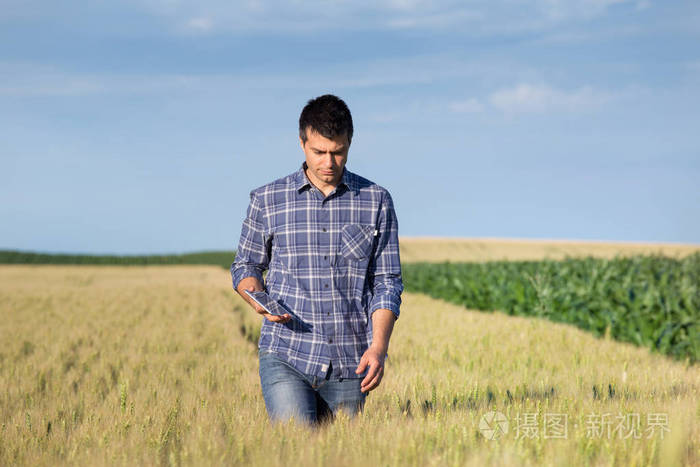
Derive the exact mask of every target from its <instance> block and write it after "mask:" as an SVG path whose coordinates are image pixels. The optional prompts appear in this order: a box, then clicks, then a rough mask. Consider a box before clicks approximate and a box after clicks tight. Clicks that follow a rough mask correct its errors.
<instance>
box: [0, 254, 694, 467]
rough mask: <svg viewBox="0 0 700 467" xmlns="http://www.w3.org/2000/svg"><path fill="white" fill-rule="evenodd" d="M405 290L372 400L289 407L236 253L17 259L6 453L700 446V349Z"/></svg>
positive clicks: (315, 460) (669, 449)
mask: <svg viewBox="0 0 700 467" xmlns="http://www.w3.org/2000/svg"><path fill="white" fill-rule="evenodd" d="M403 300H404V303H403V306H402V313H401V317H400V319H399V320H398V321H397V323H396V326H395V329H394V334H393V337H392V340H391V348H390V350H389V355H390V357H389V359H388V360H387V362H386V372H385V377H384V380H383V382H382V384H381V385H380V387H379V388H377V389H376V390H375V391H373V392H372V393H371V394H370V395H369V397H368V398H367V402H366V405H365V410H364V412H363V413H362V414H361V415H360V416H359V417H357V418H355V419H349V418H347V417H346V416H344V415H343V414H340V415H339V416H338V417H337V419H336V420H335V422H334V423H332V424H330V425H326V426H322V427H320V428H308V427H305V426H301V425H297V424H295V423H294V422H292V423H289V424H277V425H272V424H270V423H268V421H267V418H266V413H265V407H264V402H263V399H262V395H261V391H260V383H259V377H258V364H257V353H256V345H255V342H254V341H255V336H256V332H257V329H259V325H260V321H259V319H261V318H259V317H258V316H257V315H255V314H254V313H253V312H252V311H251V310H249V309H248V308H246V305H245V304H244V303H243V302H242V300H240V299H239V298H238V297H237V296H235V294H234V293H233V291H232V289H231V283H230V275H229V273H228V271H225V270H223V269H221V268H218V267H214V266H145V267H144V266H0V338H1V339H2V340H1V341H2V343H3V345H2V349H0V380H1V381H2V393H1V394H0V412H1V413H2V426H1V427H0V465H56V464H67V463H70V464H77V465H203V464H204V465H211V464H214V465H221V464H226V465H231V464H246V465H247V464H252V465H273V466H275V465H280V466H281V465H341V466H342V465H349V466H355V465H406V464H408V465H474V466H481V465H562V466H564V465H567V466H568V465H638V466H646V465H663V466H667V465H699V464H700V397H699V396H700V368H698V366H697V365H695V366H693V365H689V364H687V363H683V362H679V361H674V360H671V359H669V358H666V357H663V356H660V355H657V354H652V353H650V352H649V351H648V350H646V349H643V348H638V347H634V346H631V345H628V344H622V343H618V342H613V341H611V340H609V339H604V338H603V339H598V338H595V337H593V336H591V335H590V334H587V333H585V332H583V331H580V330H578V329H575V328H572V327H570V326H565V325H560V324H554V323H551V322H546V321H541V320H537V319H531V318H529V319H524V318H519V317H510V316H507V315H504V314H501V313H483V312H478V311H471V310H465V309H463V308H460V307H458V306H454V305H449V304H446V303H444V302H441V301H437V300H434V299H431V298H428V297H426V296H422V295H414V294H409V293H405V294H404V296H403ZM492 411H494V412H498V413H502V414H503V415H504V416H505V417H506V419H507V426H508V431H507V432H493V431H488V430H489V429H490V427H492V426H493V423H487V425H483V422H482V418H484V417H486V421H487V422H488V421H489V420H490V418H489V417H490V416H489V415H488V414H489V412H492ZM545 419H546V420H547V421H546V422H545ZM557 419H558V420H559V423H558V424H557V423H552V422H553V421H556V420H557ZM615 420H620V422H619V423H618V422H616V421H615ZM622 420H631V421H632V422H630V423H629V424H625V426H624V427H623V428H624V429H623V428H620V426H622V422H621V421H622ZM562 421H563V422H564V423H562ZM635 421H638V422H639V423H636V422H635ZM633 422H635V423H633ZM480 423H482V425H480ZM562 425H563V426H564V427H565V428H566V430H565V431H566V433H563V432H562ZM627 425H629V428H630V429H629V430H627V428H628V426H627ZM499 426H500V427H503V424H501V425H499ZM484 427H486V429H482V428H484ZM615 428H618V429H617V430H616V429H615ZM563 434H565V436H563ZM625 435H626V436H625ZM637 435H639V436H638V437H637ZM489 437H494V438H495V439H488V438H489Z"/></svg>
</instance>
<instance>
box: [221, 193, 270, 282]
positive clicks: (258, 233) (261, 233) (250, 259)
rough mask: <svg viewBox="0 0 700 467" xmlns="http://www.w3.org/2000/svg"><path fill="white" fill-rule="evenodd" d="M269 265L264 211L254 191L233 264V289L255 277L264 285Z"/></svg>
mask: <svg viewBox="0 0 700 467" xmlns="http://www.w3.org/2000/svg"><path fill="white" fill-rule="evenodd" d="M269 263H270V254H269V238H268V236H267V235H265V226H264V223H263V211H262V207H261V204H260V201H259V199H258V197H257V196H256V193H255V191H252V192H251V193H250V204H249V206H248V212H247V214H246V218H245V220H244V221H243V227H242V228H241V239H240V241H239V242H238V250H237V251H236V258H235V259H234V261H233V263H231V278H232V280H233V288H234V289H235V290H237V289H238V284H239V283H240V282H241V280H242V279H244V278H246V277H255V278H256V279H258V280H259V281H260V282H261V283H262V282H263V272H264V271H265V270H266V269H267V267H268V265H269Z"/></svg>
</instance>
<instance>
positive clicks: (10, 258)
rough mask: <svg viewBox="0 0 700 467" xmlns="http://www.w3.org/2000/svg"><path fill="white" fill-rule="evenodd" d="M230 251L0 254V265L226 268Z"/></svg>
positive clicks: (6, 252)
mask: <svg viewBox="0 0 700 467" xmlns="http://www.w3.org/2000/svg"><path fill="white" fill-rule="evenodd" d="M235 255H236V253H235V252H234V251H201V252H196V253H186V254H181V255H175V254H173V255H140V256H139V255H122V256H117V255H66V254H49V253H34V252H26V251H14V250H0V264H105V265H107V264H114V265H139V266H143V265H148V264H213V265H217V266H221V267H223V268H229V267H230V266H231V263H232V262H233V258H234V257H235Z"/></svg>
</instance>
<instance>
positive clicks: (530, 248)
mask: <svg viewBox="0 0 700 467" xmlns="http://www.w3.org/2000/svg"><path fill="white" fill-rule="evenodd" d="M400 245H401V261H402V262H405V263H410V262H419V261H425V262H442V261H451V262H459V261H464V262H467V261H469V262H474V261H501V260H503V261H529V260H542V259H552V260H557V259H563V258H566V257H581V256H593V257H595V258H614V257H615V256H623V257H624V256H631V255H651V254H659V255H663V256H668V257H672V258H682V257H685V256H688V255H691V254H693V253H695V252H697V251H700V245H697V244H683V243H630V242H605V241H583V240H579V241H576V240H526V239H496V238H449V237H402V238H401V241H400Z"/></svg>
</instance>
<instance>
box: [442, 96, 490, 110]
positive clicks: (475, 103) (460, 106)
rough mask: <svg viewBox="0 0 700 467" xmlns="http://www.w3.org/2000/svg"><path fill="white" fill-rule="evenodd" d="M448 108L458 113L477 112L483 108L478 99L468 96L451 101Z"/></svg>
mask: <svg viewBox="0 0 700 467" xmlns="http://www.w3.org/2000/svg"><path fill="white" fill-rule="evenodd" d="M450 110H452V111H453V112H458V113H477V112H481V111H482V110H484V105H483V104H482V103H481V102H480V101H479V100H478V99H476V98H474V97H470V98H469V99H465V100H461V101H453V102H451V103H450Z"/></svg>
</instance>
